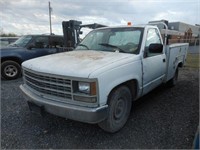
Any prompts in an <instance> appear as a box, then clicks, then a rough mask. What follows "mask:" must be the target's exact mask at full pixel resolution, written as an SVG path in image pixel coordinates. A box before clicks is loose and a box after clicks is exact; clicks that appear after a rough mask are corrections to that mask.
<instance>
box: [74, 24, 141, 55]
mask: <svg viewBox="0 0 200 150" xmlns="http://www.w3.org/2000/svg"><path fill="white" fill-rule="evenodd" d="M142 35H143V28H135V27H124V28H105V29H98V30H93V31H91V32H90V33H89V34H88V35H86V37H85V38H84V39H83V41H82V42H81V43H80V44H79V45H78V46H77V47H76V50H96V51H110V52H112V51H113V52H122V53H132V54H138V53H139V50H140V45H141V41H142Z"/></svg>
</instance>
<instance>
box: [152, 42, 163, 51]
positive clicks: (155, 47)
mask: <svg viewBox="0 0 200 150" xmlns="http://www.w3.org/2000/svg"><path fill="white" fill-rule="evenodd" d="M162 51H163V45H162V44H158V43H153V44H150V45H149V53H162Z"/></svg>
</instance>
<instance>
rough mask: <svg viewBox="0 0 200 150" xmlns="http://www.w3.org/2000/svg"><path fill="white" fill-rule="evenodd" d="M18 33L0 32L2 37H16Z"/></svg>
mask: <svg viewBox="0 0 200 150" xmlns="http://www.w3.org/2000/svg"><path fill="white" fill-rule="evenodd" d="M16 36H17V35H16V34H15V33H2V34H0V37H16Z"/></svg>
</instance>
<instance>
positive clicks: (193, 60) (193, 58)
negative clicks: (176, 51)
mask: <svg viewBox="0 0 200 150" xmlns="http://www.w3.org/2000/svg"><path fill="white" fill-rule="evenodd" d="M199 56H200V55H199V54H188V55H187V59H186V63H185V66H186V67H189V68H200V65H199Z"/></svg>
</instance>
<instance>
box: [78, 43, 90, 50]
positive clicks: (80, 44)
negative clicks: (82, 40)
mask: <svg viewBox="0 0 200 150" xmlns="http://www.w3.org/2000/svg"><path fill="white" fill-rule="evenodd" d="M78 46H83V47H86V48H87V49H89V47H88V46H87V45H85V44H79V45H78Z"/></svg>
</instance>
